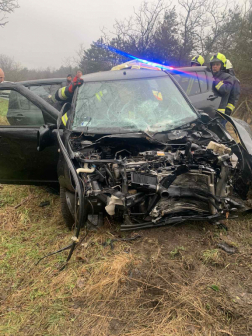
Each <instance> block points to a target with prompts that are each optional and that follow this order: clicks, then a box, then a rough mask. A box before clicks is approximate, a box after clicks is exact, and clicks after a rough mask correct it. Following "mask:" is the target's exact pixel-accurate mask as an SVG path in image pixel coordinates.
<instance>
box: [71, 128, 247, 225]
mask: <svg viewBox="0 0 252 336" xmlns="http://www.w3.org/2000/svg"><path fill="white" fill-rule="evenodd" d="M216 130H217V131H216ZM69 145H70V146H69V147H70V149H71V151H72V157H74V162H75V167H76V172H77V174H78V176H79V179H80V180H81V183H82V185H83V193H84V198H85V213H86V218H87V220H89V222H91V223H93V224H94V225H96V226H97V225H99V223H101V222H103V216H104V215H105V216H112V217H113V218H116V219H118V220H119V221H120V223H121V230H132V229H142V228H149V227H158V226H163V225H169V224H170V225H171V224H172V225H175V224H177V223H181V222H183V221H187V220H194V221H196V220H208V221H210V222H213V223H214V222H216V221H218V220H219V219H224V218H228V216H229V213H230V212H233V211H237V210H241V209H244V204H243V201H242V198H244V188H245V189H246V188H247V189H248V182H247V181H244V178H243V171H242V169H241V162H240V159H239V158H238V157H237V156H236V154H237V153H238V154H237V155H238V156H239V151H238V152H237V148H236V147H237V144H236V143H235V141H234V140H233V139H232V138H231V137H230V136H229V135H228V133H227V132H225V131H224V129H223V128H221V127H220V125H219V124H218V123H213V125H211V127H207V126H205V125H203V124H192V125H188V126H187V127H186V128H184V129H183V130H174V131H170V132H169V133H164V134H157V135H156V136H155V137H154V136H151V135H149V134H147V133H141V132H140V133H126V134H114V135H104V136H97V135H93V136H90V135H89V134H86V135H84V134H80V135H77V134H74V133H72V134H71V135H70V137H69ZM234 149H236V150H234ZM235 153H236V154H235ZM242 184H243V185H242ZM241 185H242V186H241ZM73 187H74V186H73ZM239 190H240V191H242V192H240V195H239ZM242 193H243V194H242ZM237 200H238V201H237Z"/></svg>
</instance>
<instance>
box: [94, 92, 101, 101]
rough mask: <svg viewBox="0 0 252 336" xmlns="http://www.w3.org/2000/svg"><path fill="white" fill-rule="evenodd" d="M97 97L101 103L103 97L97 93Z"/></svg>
mask: <svg viewBox="0 0 252 336" xmlns="http://www.w3.org/2000/svg"><path fill="white" fill-rule="evenodd" d="M95 95H96V98H97V99H98V100H99V101H101V97H100V96H99V94H98V93H96V94H95Z"/></svg>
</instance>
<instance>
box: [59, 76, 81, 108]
mask: <svg viewBox="0 0 252 336" xmlns="http://www.w3.org/2000/svg"><path fill="white" fill-rule="evenodd" d="M82 84H83V79H81V78H79V77H77V76H76V77H74V79H73V81H72V82H71V83H70V84H69V85H68V86H64V87H62V88H60V89H59V90H58V91H56V93H55V98H56V99H57V100H58V101H61V102H62V101H63V102H71V100H72V98H73V95H74V91H75V89H76V88H77V87H78V86H81V85H82Z"/></svg>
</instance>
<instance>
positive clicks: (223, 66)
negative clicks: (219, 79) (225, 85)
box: [210, 53, 227, 70]
mask: <svg viewBox="0 0 252 336" xmlns="http://www.w3.org/2000/svg"><path fill="white" fill-rule="evenodd" d="M214 62H221V69H222V70H225V69H226V65H227V59H226V56H225V55H223V54H221V53H218V54H215V55H213V56H212V57H211V58H210V66H211V68H212V63H214Z"/></svg>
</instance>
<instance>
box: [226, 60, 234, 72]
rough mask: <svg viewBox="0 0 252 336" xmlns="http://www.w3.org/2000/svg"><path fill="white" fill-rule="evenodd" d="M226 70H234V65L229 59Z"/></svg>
mask: <svg viewBox="0 0 252 336" xmlns="http://www.w3.org/2000/svg"><path fill="white" fill-rule="evenodd" d="M226 69H227V70H229V69H233V65H232V63H231V62H230V61H229V60H228V59H227V63H226Z"/></svg>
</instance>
